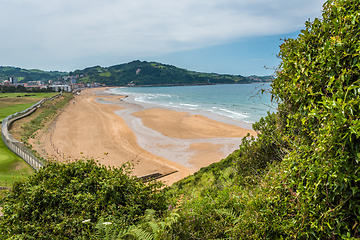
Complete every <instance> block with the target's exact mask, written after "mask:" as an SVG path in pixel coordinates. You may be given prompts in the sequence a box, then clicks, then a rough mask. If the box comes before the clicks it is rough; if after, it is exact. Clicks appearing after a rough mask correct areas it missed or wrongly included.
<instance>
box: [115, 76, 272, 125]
mask: <svg viewBox="0 0 360 240" xmlns="http://www.w3.org/2000/svg"><path fill="white" fill-rule="evenodd" d="M270 90H271V86H270V83H252V84H219V85H201V86H174V87H120V88H112V89H110V90H109V91H110V92H111V93H113V94H119V95H125V96H127V97H126V98H125V99H124V101H127V102H130V103H135V104H139V105H146V106H152V107H160V108H166V109H172V110H177V111H183V112H191V113H198V114H202V115H204V116H206V117H209V118H212V119H215V120H221V121H223V122H228V123H231V124H234V123H239V124H236V125H241V126H244V124H245V125H251V124H252V123H255V122H256V121H258V120H259V119H260V118H261V117H265V116H266V115H267V112H274V111H276V107H277V106H276V105H275V104H274V103H272V102H271V94H270V93H269V92H270Z"/></svg>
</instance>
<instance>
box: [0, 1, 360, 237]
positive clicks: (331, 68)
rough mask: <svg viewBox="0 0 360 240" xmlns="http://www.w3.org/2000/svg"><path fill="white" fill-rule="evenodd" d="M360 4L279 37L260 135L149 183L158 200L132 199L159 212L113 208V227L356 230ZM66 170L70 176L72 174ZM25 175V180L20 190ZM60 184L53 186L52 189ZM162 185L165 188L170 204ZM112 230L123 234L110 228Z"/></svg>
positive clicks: (337, 4)
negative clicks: (171, 180)
mask: <svg viewBox="0 0 360 240" xmlns="http://www.w3.org/2000/svg"><path fill="white" fill-rule="evenodd" d="M359 7H360V4H359V3H358V1H349V0H329V1H327V2H326V3H325V4H324V10H323V18H322V19H321V20H319V19H315V20H314V21H313V22H306V29H304V30H303V31H302V32H301V34H300V35H299V36H298V38H296V39H287V40H285V42H284V43H283V44H282V45H281V47H280V53H279V57H280V58H281V59H282V63H281V65H280V67H279V69H278V71H277V78H276V79H275V80H274V81H273V83H272V96H273V99H274V101H277V102H278V112H277V113H273V114H270V113H269V114H268V116H267V117H265V118H263V119H261V120H260V121H259V122H258V123H256V124H254V126H253V128H254V129H255V130H256V131H258V137H257V138H256V139H254V138H244V139H243V144H242V145H241V146H240V148H239V150H237V151H235V152H234V153H233V154H231V155H230V156H228V157H227V158H226V159H225V160H223V161H221V162H220V163H215V164H212V165H210V166H209V167H206V168H203V169H202V170H201V171H199V172H198V173H197V174H194V175H193V176H190V177H188V178H185V179H183V180H182V181H180V182H178V183H176V184H174V185H173V186H172V187H171V188H167V189H166V190H162V191H161V192H160V195H156V194H158V192H156V191H153V190H151V191H150V190H149V191H148V192H147V193H148V195H150V196H153V195H154V196H161V197H157V198H156V201H153V202H154V203H155V202H156V203H157V204H159V203H162V205H161V207H160V208H159V206H158V205H156V204H154V205H151V204H144V203H141V204H144V205H136V204H137V202H135V203H134V204H133V205H130V206H131V207H132V206H138V207H139V208H140V206H142V208H141V211H139V212H137V214H144V213H145V208H149V209H150V208H152V209H154V210H155V211H157V213H158V214H159V215H158V216H160V218H158V219H156V218H152V219H151V220H145V221H140V222H139V224H138V225H137V226H134V225H132V226H130V227H129V225H126V224H124V223H123V219H124V215H125V214H126V215H128V214H130V215H129V216H131V217H132V216H134V215H131V212H130V213H129V212H123V211H122V209H121V208H120V209H114V213H113V215H111V216H115V217H113V218H111V219H110V220H111V221H112V223H114V225H116V226H117V227H118V229H116V230H114V232H113V233H117V232H118V231H119V230H120V229H122V230H124V232H125V233H133V234H130V235H129V236H126V237H128V238H129V239H134V238H135V239H142V238H140V237H139V236H140V235H136V234H135V230H137V233H142V234H143V235H142V236H145V234H146V239H217V238H230V239H356V238H360V233H359V231H360V207H359V206H360V200H359V199H360V190H359V189H360V184H359V181H360V178H359V170H360V165H359V161H360V160H359V157H360V153H359V147H360V146H359V145H360V140H359V139H360V96H359V94H360V90H359V89H360V61H359V56H360V41H359V39H360V31H359V26H360V9H359ZM134 64H136V63H134ZM232 164H233V165H232ZM69 168H70V165H69ZM74 169H76V168H74ZM69 171H74V170H69ZM110 175H111V174H110ZM52 178H54V179H56V178H57V175H53V177H52ZM61 178H64V179H66V175H62V176H61ZM57 181H58V182H60V183H62V182H63V180H61V179H58V180H57ZM99 182H101V181H99ZM135 182H136V181H134V183H132V184H135ZM30 183H31V181H30ZM30 183H29V189H31V190H32V191H31V192H27V193H25V191H21V194H20V193H19V196H21V197H20V198H18V196H17V195H16V196H13V195H9V197H7V198H6V199H5V202H9V203H10V202H11V203H13V205H14V206H15V207H12V205H6V217H5V221H4V222H5V223H6V224H9V225H4V224H3V223H1V225H0V226H2V227H3V229H5V230H6V231H7V232H8V233H13V232H14V233H15V232H16V231H19V232H20V231H21V230H20V229H19V227H18V226H20V225H18V224H17V221H20V220H19V219H22V218H20V217H19V216H22V215H21V214H25V213H27V210H26V209H27V208H26V207H25V206H24V205H21V207H23V210H20V207H18V205H17V204H16V202H15V201H14V200H13V199H16V198H17V199H23V198H24V199H25V198H26V200H27V201H29V202H30V203H31V201H32V200H31V199H34V198H35V197H36V196H34V195H33V192H36V191H35V190H36V184H34V185H35V188H34V189H32V188H31V185H30ZM27 184H28V183H27V182H26V181H25V182H20V183H19V184H18V185H16V188H15V192H16V190H17V189H18V187H20V186H23V185H26V186H28V185H27ZM54 184H55V183H54ZM132 184H130V185H131V186H132ZM55 185H56V184H55ZM40 186H41V185H40ZM56 186H58V185H56ZM80 186H81V185H80ZM109 186H116V185H113V184H109ZM59 187H61V186H59ZM153 189H154V188H153ZM54 191H55V190H52V192H51V191H50V193H51V194H55V195H56V191H55V193H54ZM121 191H126V190H121ZM19 192H20V191H19ZM41 193H42V194H43V195H44V196H45V197H41V198H40V197H39V196H38V199H40V200H41V201H43V199H44V200H46V201H47V204H52V202H51V201H48V197H47V196H48V195H47V194H48V193H47V192H46V191H42V192H41ZM50 193H49V194H50ZM162 194H166V201H168V202H170V204H169V205H168V206H165V198H163V197H164V195H162ZM27 196H31V197H30V198H28V197H27ZM76 196H77V195H76V193H75V194H72V195H71V197H70V195H69V196H67V198H71V199H74V198H75V197H76ZM105 196H106V195H105ZM99 197H104V194H103V195H101V196H100V195H99ZM84 199H85V200H83V199H81V201H79V202H76V204H75V207H74V209H73V210H72V211H74V213H78V212H81V211H80V210H77V209H78V207H77V206H78V205H81V204H82V202H84V203H86V205H82V206H84V207H85V206H87V205H88V202H87V201H86V198H84ZM160 199H161V200H160ZM56 204H59V202H57V203H56ZM40 206H43V205H40ZM60 206H61V205H60ZM96 206H97V205H96V204H93V205H91V208H88V209H89V211H90V212H91V211H94V209H95V210H96V209H98V208H96ZM130 206H129V207H130ZM165 207H167V209H168V210H167V211H164V208H165ZM37 208H38V207H36V208H34V211H37V210H36V209H37ZM24 209H25V210H24ZM116 211H118V213H120V214H118V213H116ZM31 216H32V215H31ZM36 216H37V215H36ZM36 216H32V217H33V218H34V220H33V221H30V220H28V222H27V223H28V224H27V225H26V224H24V225H21V227H22V229H23V228H24V229H27V227H29V226H32V225H36V224H37V222H36V220H37V218H36ZM40 216H43V215H41V214H40ZM47 216H52V215H51V214H50V215H47ZM55 216H57V215H55ZM77 216H80V217H79V218H80V219H85V218H86V217H87V216H85V215H81V214H79V215H77ZM96 216H99V215H96ZM136 216H139V215H136ZM77 219H78V218H77ZM80 219H79V220H77V223H78V222H79V221H80ZM91 219H93V218H91ZM143 219H144V218H143ZM145 219H146V218H145ZM148 219H149V218H148ZM169 219H171V220H169ZM69 221H70V220H69ZM71 221H73V220H71ZM75 222H76V221H75ZM100 223H102V222H100ZM133 223H134V222H132V223H131V224H133ZM75 225H76V226H77V227H74V228H73V229H74V231H75V230H76V232H77V233H83V234H84V230H83V229H82V226H83V225H81V224H74V226H75ZM5 226H8V227H5ZM46 226H47V225H46ZM62 226H63V225H62ZM91 226H93V225H91ZM147 226H151V228H152V231H149V227H147ZM78 228H80V230H78ZM39 229H40V226H39ZM165 229H166V231H165ZM150 230H151V229H150ZM99 231H100V230H98V232H97V236H98V235H99V234H98V233H99ZM63 232H65V233H68V232H67V230H65V231H63ZM124 232H121V234H122V233H124ZM20 233H21V232H20ZM31 233H36V231H33V232H31ZM108 233H109V232H108ZM59 234H63V233H62V232H60V231H59ZM108 236H110V235H108ZM117 236H119V235H117ZM158 236H161V237H158ZM126 237H123V235H122V236H121V238H126ZM113 239H120V237H116V235H114V238H113ZM143 239H145V238H143Z"/></svg>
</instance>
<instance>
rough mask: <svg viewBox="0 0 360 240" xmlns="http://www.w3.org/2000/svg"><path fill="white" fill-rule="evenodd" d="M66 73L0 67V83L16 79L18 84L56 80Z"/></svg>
mask: <svg viewBox="0 0 360 240" xmlns="http://www.w3.org/2000/svg"><path fill="white" fill-rule="evenodd" d="M66 75H68V73H66V72H59V71H42V70H39V69H23V68H18V67H2V66H0V81H1V80H8V79H9V78H10V77H13V78H16V79H17V81H18V82H28V81H43V82H46V81H48V80H56V79H58V78H60V77H62V76H66Z"/></svg>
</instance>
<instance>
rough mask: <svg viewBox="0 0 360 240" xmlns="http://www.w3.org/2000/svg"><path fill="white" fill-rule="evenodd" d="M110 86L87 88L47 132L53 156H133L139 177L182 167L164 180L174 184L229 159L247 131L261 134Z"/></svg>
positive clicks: (108, 160)
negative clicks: (130, 99) (137, 100)
mask: <svg viewBox="0 0 360 240" xmlns="http://www.w3.org/2000/svg"><path fill="white" fill-rule="evenodd" d="M105 90H106V89H105V88H104V89H85V90H83V91H82V92H81V94H80V95H79V96H75V98H74V101H73V102H71V103H70V104H69V105H68V106H67V107H66V108H65V110H64V111H63V112H62V113H61V114H60V115H59V116H58V117H57V118H56V120H55V121H54V123H53V124H52V125H51V127H50V128H49V129H48V130H47V131H46V132H45V133H44V134H42V137H41V139H40V141H41V143H42V144H40V145H41V148H43V150H45V153H46V155H47V156H48V157H51V158H54V159H57V160H64V159H67V158H72V159H74V158H82V157H87V158H95V159H98V160H99V162H101V163H102V164H105V165H109V166H120V165H121V164H122V163H124V162H128V161H129V162H132V163H133V164H134V170H133V174H134V175H136V176H143V175H147V174H151V173H155V172H158V173H161V174H168V173H171V172H173V171H177V173H174V174H170V175H169V176H167V177H164V178H162V179H161V180H163V181H164V182H165V183H166V184H172V183H173V182H175V181H178V180H180V179H181V178H184V177H186V176H188V175H189V174H192V173H194V172H196V171H198V170H199V169H200V168H201V167H204V166H207V165H209V164H211V163H213V162H217V161H220V160H221V159H223V158H225V157H226V156H227V155H229V154H230V153H231V152H233V151H234V150H235V149H237V148H238V145H239V144H240V143H241V138H242V137H243V136H245V135H246V134H247V133H250V134H252V135H256V133H255V132H254V131H252V130H249V129H244V128H241V127H239V126H235V125H230V124H227V123H223V122H219V121H215V120H212V119H209V118H207V117H204V116H201V115H197V114H190V113H186V112H178V111H174V110H170V109H161V108H149V107H146V106H140V105H137V104H130V103H127V102H125V101H122V100H123V99H122V98H123V97H122V96H119V95H113V94H110V93H107V92H106V91H105ZM40 145H39V146H40ZM43 152H44V151H43Z"/></svg>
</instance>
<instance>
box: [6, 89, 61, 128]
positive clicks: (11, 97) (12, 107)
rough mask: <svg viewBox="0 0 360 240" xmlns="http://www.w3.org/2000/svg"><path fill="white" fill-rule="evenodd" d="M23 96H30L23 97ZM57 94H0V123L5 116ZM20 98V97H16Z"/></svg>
mask: <svg viewBox="0 0 360 240" xmlns="http://www.w3.org/2000/svg"><path fill="white" fill-rule="evenodd" d="M25 94H27V95H30V96H26V97H25V96H24V95H25ZM56 94H57V93H54V92H50V93H0V122H2V120H4V118H6V117H7V116H9V115H11V114H14V113H16V112H21V111H23V110H25V109H27V108H29V107H31V106H32V105H34V104H35V103H37V102H38V101H40V100H41V99H43V98H48V97H52V96H54V95H56ZM18 96H21V97H18Z"/></svg>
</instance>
